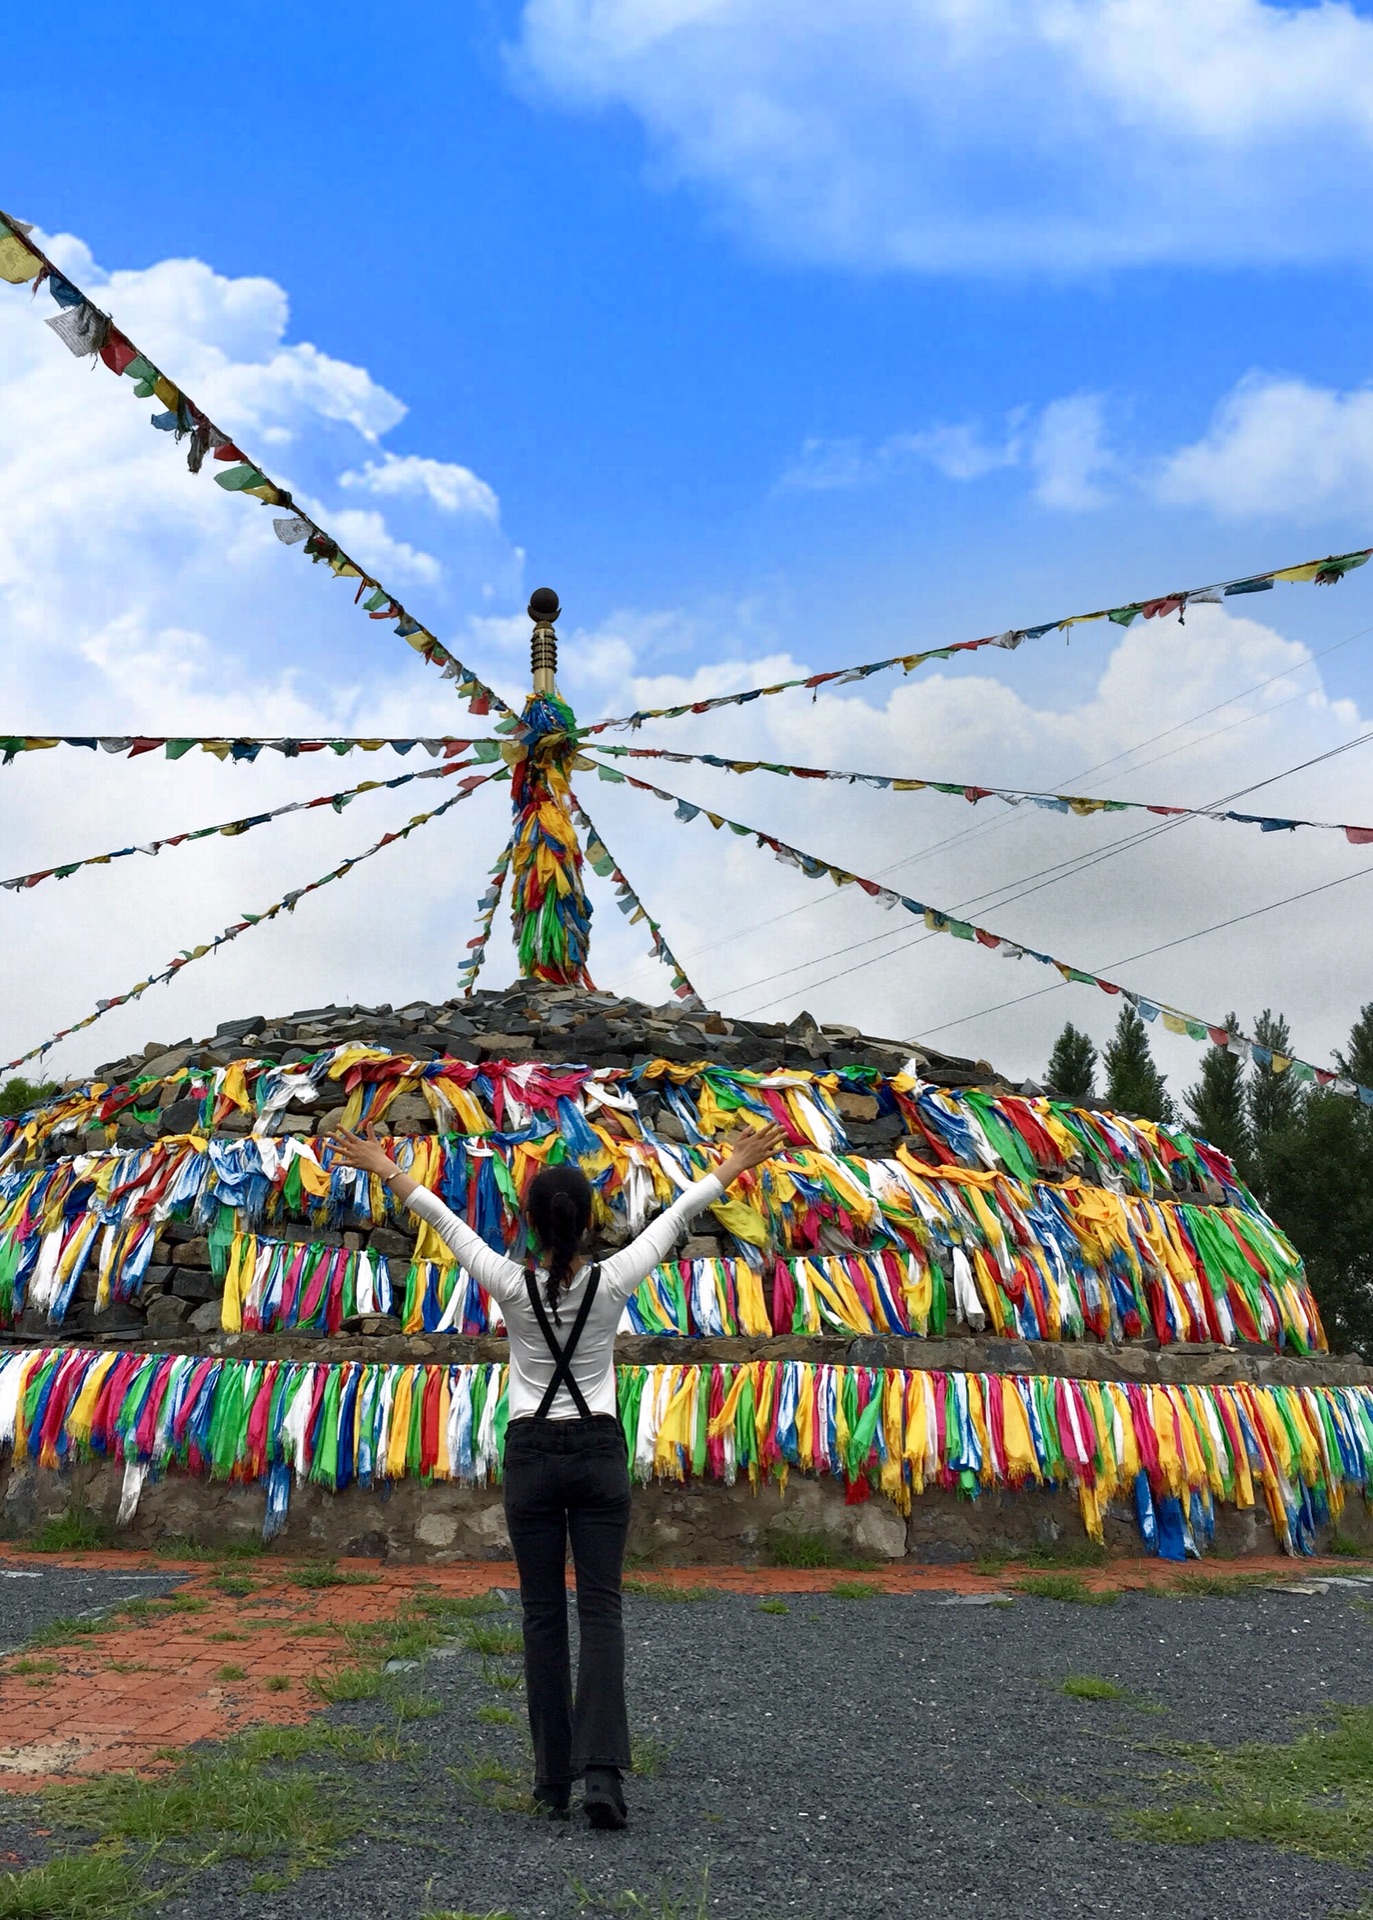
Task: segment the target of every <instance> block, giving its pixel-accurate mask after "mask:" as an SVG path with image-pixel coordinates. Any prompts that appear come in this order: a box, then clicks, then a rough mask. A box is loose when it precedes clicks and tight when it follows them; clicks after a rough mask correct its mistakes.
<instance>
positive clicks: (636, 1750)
mask: <svg viewBox="0 0 1373 1920" xmlns="http://www.w3.org/2000/svg"><path fill="white" fill-rule="evenodd" d="M671 1752H672V1743H671V1741H668V1740H655V1739H654V1738H653V1735H652V1734H651V1733H643V1734H635V1735H634V1737H633V1738H632V1739H631V1741H630V1743H629V1756H630V1757H629V1764H630V1767H631V1768H632V1769H633V1771H634V1772H635V1773H641V1774H643V1776H644V1778H645V1779H646V1780H652V1779H654V1778H655V1777H656V1776H657V1775H658V1774H660V1773H661V1772H662V1771H663V1768H664V1767H665V1766H666V1765H667V1763H668V1757H669V1755H670V1754H671Z"/></svg>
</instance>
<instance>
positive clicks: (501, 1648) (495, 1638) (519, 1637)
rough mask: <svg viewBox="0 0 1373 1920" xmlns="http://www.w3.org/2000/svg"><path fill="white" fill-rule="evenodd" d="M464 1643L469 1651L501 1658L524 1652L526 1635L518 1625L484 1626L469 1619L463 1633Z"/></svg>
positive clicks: (491, 1657)
mask: <svg viewBox="0 0 1373 1920" xmlns="http://www.w3.org/2000/svg"><path fill="white" fill-rule="evenodd" d="M462 1644H463V1645H464V1646H465V1647H466V1648H467V1650H468V1651H469V1653H480V1654H482V1655H484V1656H486V1657H487V1658H489V1659H499V1658H501V1657H503V1656H505V1657H508V1656H509V1655H511V1654H515V1653H521V1652H523V1650H524V1635H523V1634H522V1633H521V1632H520V1631H519V1629H518V1628H517V1627H483V1626H480V1625H478V1624H477V1623H476V1622H472V1621H469V1622H468V1623H467V1625H466V1627H465V1629H464V1631H463V1634H462Z"/></svg>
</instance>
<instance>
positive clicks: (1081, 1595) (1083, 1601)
mask: <svg viewBox="0 0 1373 1920" xmlns="http://www.w3.org/2000/svg"><path fill="white" fill-rule="evenodd" d="M1015 1590H1016V1592H1017V1593H1023V1594H1025V1595H1026V1596H1027V1597H1028V1598H1029V1599H1031V1600H1060V1601H1062V1602H1063V1603H1064V1604H1065V1605H1067V1606H1075V1607H1113V1606H1114V1605H1115V1603H1116V1596H1115V1594H1114V1593H1111V1592H1106V1593H1097V1592H1095V1591H1094V1590H1093V1589H1092V1588H1091V1587H1089V1586H1088V1585H1087V1582H1086V1581H1085V1580H1084V1579H1083V1577H1082V1575H1081V1574H1080V1573H1029V1574H1026V1575H1025V1577H1024V1579H1023V1580H1017V1581H1016V1583H1015Z"/></svg>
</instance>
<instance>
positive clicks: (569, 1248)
mask: <svg viewBox="0 0 1373 1920" xmlns="http://www.w3.org/2000/svg"><path fill="white" fill-rule="evenodd" d="M524 1211H525V1218H526V1219H527V1220H528V1222H529V1225H530V1226H531V1227H532V1228H533V1230H534V1238H535V1239H536V1240H537V1241H538V1243H539V1248H540V1251H541V1252H542V1254H543V1256H544V1258H545V1260H546V1261H547V1262H548V1282H547V1286H546V1288H545V1298H546V1299H547V1301H548V1310H549V1312H550V1313H551V1314H552V1316H553V1319H554V1321H555V1322H556V1321H557V1319H558V1301H559V1296H560V1295H561V1294H562V1292H563V1291H564V1289H565V1288H566V1287H567V1286H568V1284H569V1283H570V1281H571V1278H572V1262H573V1261H574V1260H575V1259H576V1257H577V1249H578V1248H579V1247H580V1246H581V1243H582V1236H583V1235H584V1234H585V1232H586V1230H587V1228H588V1227H589V1226H590V1225H591V1182H590V1181H589V1180H588V1179H587V1177H586V1175H585V1174H584V1173H583V1172H582V1171H581V1170H580V1168H578V1167H568V1166H562V1167H545V1168H544V1170H543V1172H542V1173H538V1174H535V1176H534V1178H533V1179H532V1180H531V1181H530V1183H529V1191H528V1193H527V1194H526V1195H525V1202H524Z"/></svg>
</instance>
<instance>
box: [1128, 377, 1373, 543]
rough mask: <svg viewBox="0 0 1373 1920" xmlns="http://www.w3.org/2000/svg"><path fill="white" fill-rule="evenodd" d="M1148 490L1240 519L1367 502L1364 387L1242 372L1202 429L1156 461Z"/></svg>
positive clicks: (1368, 439)
mask: <svg viewBox="0 0 1373 1920" xmlns="http://www.w3.org/2000/svg"><path fill="white" fill-rule="evenodd" d="M1157 493H1158V496H1159V498H1160V499H1162V500H1163V501H1164V502H1165V503H1167V504H1169V505H1174V506H1186V507H1206V508H1208V509H1210V511H1212V512H1213V513H1218V514H1224V515H1226V516H1233V517H1239V516H1241V515H1250V514H1268V513H1280V514H1284V515H1287V516H1290V517H1293V518H1297V519H1315V518H1317V517H1319V516H1321V515H1326V514H1329V513H1332V512H1334V513H1345V512H1348V513H1361V514H1364V515H1366V514H1367V513H1368V511H1369V509H1370V507H1373V389H1370V388H1359V389H1356V390H1355V391H1353V392H1351V393H1338V392H1335V391H1333V390H1332V389H1331V388H1328V387H1314V386H1310V385H1308V384H1307V382H1306V381H1304V380H1296V379H1274V378H1270V377H1268V376H1265V375H1262V374H1251V375H1250V376H1249V378H1248V379H1246V380H1242V381H1241V382H1240V384H1239V385H1238V386H1237V387H1236V388H1235V389H1234V391H1233V392H1232V393H1230V394H1228V395H1227V396H1226V398H1225V399H1224V400H1223V401H1222V402H1221V404H1220V406H1219V407H1218V408H1217V409H1216V414H1215V417H1214V419H1213V420H1212V422H1211V425H1210V427H1209V428H1208V430H1207V432H1206V433H1205V435H1204V436H1203V437H1202V438H1201V439H1200V440H1198V441H1196V442H1195V443H1194V444H1193V445H1192V446H1188V447H1182V448H1180V449H1179V450H1178V451H1177V452H1176V453H1174V454H1172V455H1171V456H1170V457H1169V458H1168V459H1167V461H1166V462H1165V463H1164V465H1163V467H1162V470H1161V472H1160V474H1159V476H1158V480H1157Z"/></svg>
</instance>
